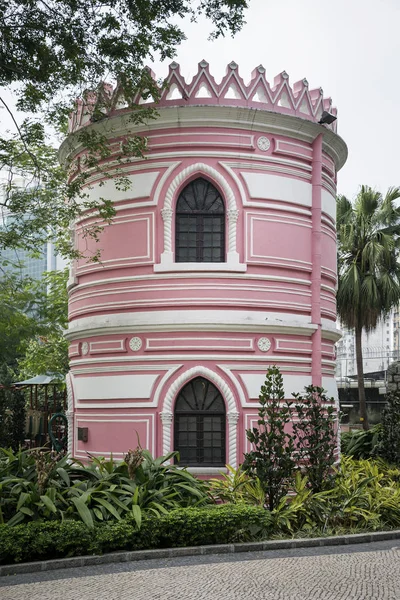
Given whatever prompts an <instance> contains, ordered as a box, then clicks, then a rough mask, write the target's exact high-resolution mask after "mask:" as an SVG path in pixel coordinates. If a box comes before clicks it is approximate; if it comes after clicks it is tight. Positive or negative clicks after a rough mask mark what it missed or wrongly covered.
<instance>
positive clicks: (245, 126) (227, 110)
mask: <svg viewBox="0 0 400 600" xmlns="http://www.w3.org/2000/svg"><path fill="white" fill-rule="evenodd" d="M157 110H158V113H159V116H158V118H157V119H155V120H154V121H150V122H149V123H146V124H143V125H134V124H133V123H132V120H131V119H130V116H129V114H116V115H113V116H110V117H109V118H108V119H106V120H104V121H100V122H98V123H93V124H91V125H90V128H91V129H92V130H93V131H97V132H101V133H102V134H103V135H105V136H108V137H109V138H110V139H113V138H118V137H121V136H126V135H129V134H132V135H148V134H149V133H150V132H151V131H157V130H166V129H170V128H171V127H176V126H177V124H178V123H179V125H180V127H181V128H182V127H185V128H189V127H195V128H196V129H202V128H207V129H208V130H209V128H210V127H216V128H229V129H238V130H246V131H253V132H258V133H266V134H268V133H269V134H275V135H285V136H288V137H291V138H293V139H297V140H299V141H303V142H307V143H312V142H313V141H314V140H315V138H316V137H317V135H319V134H320V133H322V134H323V136H324V138H323V151H324V152H326V153H327V154H328V155H329V156H330V157H331V158H332V160H333V161H334V162H335V166H336V169H337V170H339V169H341V167H342V166H343V165H344V163H345V162H346V159H347V146H346V144H345V142H344V141H343V139H342V138H341V137H340V136H338V135H337V134H336V133H334V132H333V131H331V130H330V129H327V128H326V127H324V126H323V125H318V123H316V122H315V121H314V122H312V121H308V120H305V119H303V118H300V117H297V116H295V115H291V114H279V113H276V112H273V111H271V110H254V109H247V110H246V109H245V108H243V107H235V106H221V105H218V106H207V105H203V104H199V105H192V106H171V107H169V106H166V107H160V108H158V109H157ZM83 150H84V146H83V145H82V143H81V142H80V141H79V131H77V132H75V133H72V134H70V135H69V136H68V137H67V138H66V140H64V142H63V143H62V144H61V147H60V153H59V159H60V162H61V163H64V162H65V161H66V160H67V159H71V158H73V156H74V155H76V154H77V153H79V152H82V151H83ZM172 150H173V151H174V157H176V156H177V155H179V156H181V155H182V154H183V153H182V152H177V149H176V148H175V149H171V151H172ZM196 154H197V156H198V151H197V153H196ZM223 154H224V155H225V154H226V153H225V152H224V153H223ZM228 154H230V155H232V156H233V155H236V154H237V157H239V154H238V153H232V152H230V153H228ZM219 155H221V152H219ZM151 156H152V158H163V159H165V158H166V157H168V156H170V154H168V153H165V152H163V153H156V152H152V153H151ZM240 156H242V154H241V155H240ZM138 160H140V159H138Z"/></svg>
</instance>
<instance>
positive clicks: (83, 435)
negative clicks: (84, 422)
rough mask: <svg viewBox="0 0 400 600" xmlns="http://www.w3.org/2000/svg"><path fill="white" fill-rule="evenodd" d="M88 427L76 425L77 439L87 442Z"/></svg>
mask: <svg viewBox="0 0 400 600" xmlns="http://www.w3.org/2000/svg"><path fill="white" fill-rule="evenodd" d="M88 432H89V429H88V427H78V441H80V442H87V441H88Z"/></svg>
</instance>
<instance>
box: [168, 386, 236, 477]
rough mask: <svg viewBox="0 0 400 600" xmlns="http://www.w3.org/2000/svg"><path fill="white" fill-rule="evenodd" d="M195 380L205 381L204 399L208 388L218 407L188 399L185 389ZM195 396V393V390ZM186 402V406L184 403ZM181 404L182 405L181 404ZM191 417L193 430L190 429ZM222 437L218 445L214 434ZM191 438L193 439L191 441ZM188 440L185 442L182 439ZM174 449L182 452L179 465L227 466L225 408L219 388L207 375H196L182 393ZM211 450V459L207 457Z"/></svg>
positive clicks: (175, 426) (177, 402)
mask: <svg viewBox="0 0 400 600" xmlns="http://www.w3.org/2000/svg"><path fill="white" fill-rule="evenodd" d="M196 382H201V383H203V382H204V383H205V395H204V398H203V400H204V402H203V404H204V403H205V399H206V398H207V397H208V393H209V391H211V392H212V393H213V394H215V397H214V400H212V402H211V405H212V404H213V403H214V402H215V401H217V406H216V409H215V407H214V410H210V406H211V405H210V406H209V407H208V408H206V410H204V406H202V407H199V406H195V405H193V404H192V405H190V402H193V401H194V403H195V404H196V399H195V398H193V399H191V400H189V401H188V400H187V399H186V396H185V394H186V390H188V389H189V388H191V389H192V390H193V386H194V384H195V383H196ZM193 396H194V393H193ZM184 403H186V404H187V407H183V406H182V405H183V404H184ZM180 405H181V406H180ZM189 419H190V420H191V421H192V423H191V424H192V425H194V426H195V428H194V430H190V431H189V430H188V429H187V425H188V422H189ZM214 433H216V434H217V435H219V436H220V442H219V444H215V445H212V441H213V437H214V436H213V434H214ZM205 434H208V436H209V438H210V441H211V445H205ZM190 437H191V440H190ZM183 439H185V440H186V445H184V444H183V442H182V440H183ZM193 441H195V446H193ZM174 448H175V450H177V451H178V452H180V454H181V456H180V461H179V464H181V465H183V466H188V467H224V466H225V464H226V407H225V402H224V399H223V397H222V394H221V392H220V391H219V390H218V388H217V387H216V386H215V385H214V384H213V383H211V382H210V381H209V380H208V379H206V378H204V377H195V378H194V379H192V380H190V381H189V382H188V383H187V384H186V385H185V386H184V387H183V388H182V389H181V390H180V392H179V394H178V396H177V400H176V403H175V411H174ZM193 448H195V457H194V458H191V457H188V454H189V453H190V450H191V449H193ZM207 451H208V455H209V456H208V458H207V457H205V454H206V452H207Z"/></svg>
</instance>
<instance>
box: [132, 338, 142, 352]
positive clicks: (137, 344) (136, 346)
mask: <svg viewBox="0 0 400 600" xmlns="http://www.w3.org/2000/svg"><path fill="white" fill-rule="evenodd" d="M141 347H142V340H141V339H140V338H138V337H133V338H131V339H130V340H129V348H130V349H131V350H133V352H137V351H138V350H140V348H141Z"/></svg>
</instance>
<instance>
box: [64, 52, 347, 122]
mask: <svg viewBox="0 0 400 600" xmlns="http://www.w3.org/2000/svg"><path fill="white" fill-rule="evenodd" d="M148 71H149V73H150V74H151V76H152V77H153V78H154V79H155V75H154V73H153V72H152V71H151V69H148ZM145 91H146V90H143V91H142V92H138V95H137V97H136V99H135V100H136V103H138V104H143V103H145V104H151V103H152V102H153V99H152V98H151V97H150V98H147V99H144V98H143V97H142V94H143V93H144V92H145ZM104 100H106V102H104ZM104 104H105V107H104ZM188 105H220V106H238V107H247V108H249V109H254V110H259V111H262V110H265V111H272V112H278V113H283V114H288V115H293V116H297V117H300V118H302V119H306V120H309V121H313V122H315V121H318V120H319V118H320V116H321V113H322V111H323V110H327V111H329V112H331V113H333V114H334V115H336V114H337V111H336V109H335V108H332V100H331V98H324V96H323V91H322V89H321V88H315V89H311V90H310V89H309V84H308V81H307V80H306V79H302V80H300V81H297V82H296V83H295V84H294V85H293V86H290V83H289V75H288V74H287V73H286V71H282V73H279V74H278V75H277V76H276V77H275V78H274V80H273V84H272V85H271V84H270V83H269V82H268V81H267V79H266V73H265V68H264V67H263V65H259V66H258V67H256V68H255V69H254V70H253V72H252V74H251V80H250V82H249V83H248V84H247V85H246V84H245V83H244V81H243V79H242V77H241V76H240V75H239V67H238V65H237V63H235V62H233V61H232V62H231V63H229V64H228V65H227V69H226V73H225V75H224V76H223V78H222V80H221V81H220V83H217V82H216V81H215V78H214V77H213V76H212V74H211V73H210V70H209V64H208V62H207V61H205V60H202V61H201V62H200V63H198V70H197V73H196V74H195V75H194V77H192V78H191V80H190V81H187V80H186V79H185V78H184V77H183V75H182V74H181V72H180V66H179V64H178V63H176V62H172V63H171V64H170V66H169V73H168V76H167V78H166V80H165V85H164V89H163V90H162V92H161V99H160V102H159V103H158V105H157V106H158V107H160V108H162V107H164V106H165V107H166V106H188ZM96 106H97V107H98V106H101V113H102V114H103V115H104V116H110V117H111V116H113V115H114V114H119V113H121V112H123V111H127V110H129V108H128V106H127V105H126V103H125V102H124V99H123V90H121V88H120V87H119V86H117V87H116V88H115V89H113V88H112V86H110V85H109V84H102V85H101V86H99V88H98V90H97V92H93V91H92V92H88V93H87V94H86V95H85V98H84V99H83V100H78V101H77V105H76V109H75V111H74V113H73V114H71V116H70V121H69V131H70V132H72V131H76V130H77V129H79V128H81V127H83V126H85V125H87V124H89V123H90V122H92V120H93V119H92V118H91V117H92V113H93V111H94V109H95V107H96ZM329 127H330V128H331V129H333V130H334V131H336V122H335V123H334V124H333V125H331V126H329Z"/></svg>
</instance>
